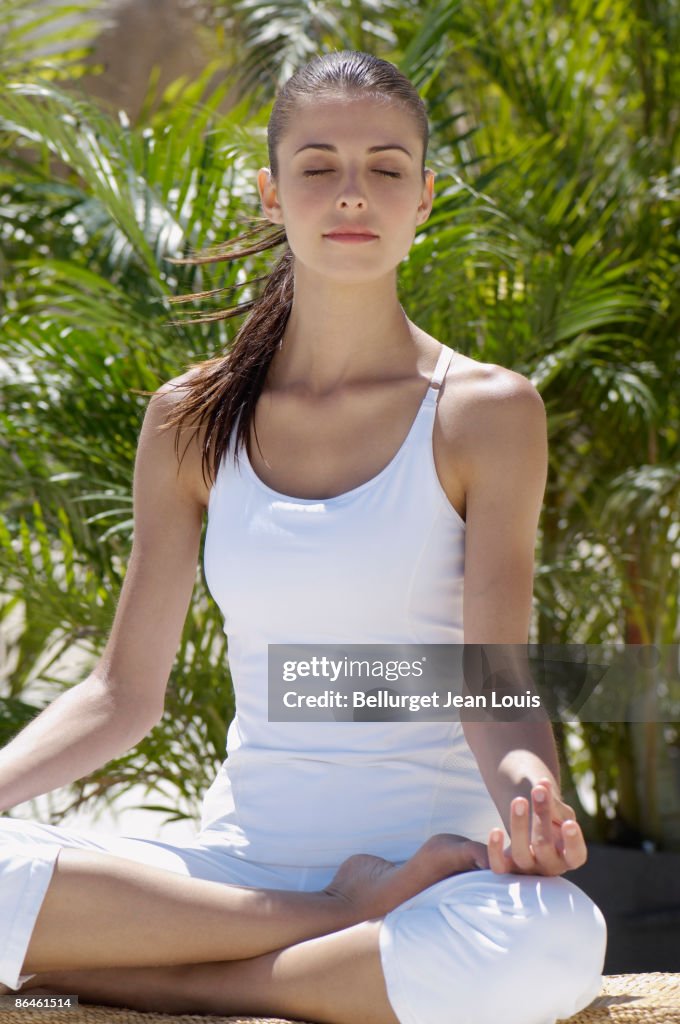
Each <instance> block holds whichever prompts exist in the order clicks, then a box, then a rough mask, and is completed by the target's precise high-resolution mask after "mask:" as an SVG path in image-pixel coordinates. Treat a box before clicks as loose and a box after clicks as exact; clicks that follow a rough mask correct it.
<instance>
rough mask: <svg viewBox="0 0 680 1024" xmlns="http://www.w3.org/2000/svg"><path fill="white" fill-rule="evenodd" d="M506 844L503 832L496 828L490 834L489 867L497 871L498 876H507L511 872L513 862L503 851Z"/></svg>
mask: <svg viewBox="0 0 680 1024" xmlns="http://www.w3.org/2000/svg"><path fill="white" fill-rule="evenodd" d="M504 842H505V836H504V834H503V830H502V829H500V828H494V829H492V830H491V832H490V833H489V845H488V854H489V867H490V868H491V870H492V871H495V872H496V874H497V875H506V874H508V872H509V871H510V870H511V867H512V861H511V860H510V858H509V857H508V855H507V854H506V852H505V850H504V849H503V844H504Z"/></svg>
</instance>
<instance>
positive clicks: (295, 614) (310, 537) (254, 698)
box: [201, 347, 499, 865]
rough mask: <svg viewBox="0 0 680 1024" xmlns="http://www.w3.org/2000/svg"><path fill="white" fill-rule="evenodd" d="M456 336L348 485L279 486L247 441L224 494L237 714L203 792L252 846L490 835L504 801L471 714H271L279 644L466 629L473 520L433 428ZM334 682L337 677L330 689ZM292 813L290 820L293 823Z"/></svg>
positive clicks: (228, 464)
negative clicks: (441, 475) (437, 453)
mask: <svg viewBox="0 0 680 1024" xmlns="http://www.w3.org/2000/svg"><path fill="white" fill-rule="evenodd" d="M452 354H453V353H452V351H451V350H450V349H448V348H445V347H443V348H442V351H441V353H440V358H439V360H438V362H437V366H436V368H435V371H434V374H433V376H432V379H431V382H430V386H429V387H428V389H427V391H426V392H425V395H424V397H423V400H422V402H421V405H420V408H419V410H418V414H417V416H416V418H415V420H414V422H413V424H412V426H411V429H410V431H409V433H408V436H407V437H406V439H405V441H404V442H403V444H402V446H401V448H400V449H399V451H398V452H397V454H396V455H395V456H394V457H393V458H392V460H391V461H390V462H389V464H388V465H387V466H385V468H384V469H383V470H382V471H381V472H380V473H378V474H377V476H374V477H372V478H371V479H370V480H368V481H366V482H365V483H363V484H361V485H360V486H358V487H355V488H353V489H352V490H351V491H348V492H346V493H345V494H341V495H339V496H337V497H334V498H325V499H319V500H314V499H309V498H307V499H304V498H293V497H291V496H289V495H284V494H280V493H278V492H276V491H273V490H272V489H271V488H270V487H267V486H266V485H265V484H264V483H263V482H262V481H261V480H260V478H259V477H258V476H256V474H255V472H254V470H253V468H252V466H251V463H250V461H249V459H248V456H247V452H246V451H245V450H242V451H241V452H239V466H238V467H235V466H234V464H233V458H232V453H233V444H232V446H230V449H229V452H228V455H227V457H226V458H225V460H224V461H223V462H222V464H221V466H220V471H219V474H218V476H217V479H216V481H215V485H214V487H213V488H212V491H211V493H210V500H209V506H208V526H207V531H206V538H205V550H204V567H205V578H206V581H207V583H208V586H209V588H210V591H211V593H212V595H213V597H214V598H215V600H216V602H217V604H218V605H219V607H220V609H221V610H222V613H223V615H224V620H225V622H224V630H225V632H226V634H227V635H228V637H229V666H230V669H231V676H232V680H233V685H234V692H235V695H236V715H235V717H234V719H233V721H232V723H231V725H230V728H229V733H228V736H227V754H228V756H227V760H226V761H225V762H224V764H223V766H222V768H221V770H220V772H219V773H218V775H217V778H216V779H215V781H214V783H213V785H212V786H211V787H210V789H209V790H208V792H207V794H206V796H205V800H204V803H203V813H202V819H201V825H202V828H203V830H204V831H209V832H210V833H211V834H212V833H213V832H219V833H220V834H221V835H222V836H223V837H224V838H225V839H228V840H229V842H230V843H231V844H232V845H233V847H234V849H235V850H237V851H239V855H242V856H244V857H247V858H248V859H253V860H257V861H266V862H276V863H277V864H290V865H295V864H297V865H304V864H338V863H339V862H340V861H341V860H343V859H344V858H345V857H349V856H350V855H351V854H352V853H356V852H357V851H359V850H361V851H363V852H364V853H373V854H375V855H377V856H381V857H386V858H388V859H389V860H396V861H398V860H406V859H407V858H408V857H410V856H411V855H412V854H413V853H414V852H415V851H416V849H417V848H418V847H419V846H420V845H421V843H423V842H424V841H425V839H427V837H428V836H430V835H433V834H436V833H437V832H453V833H456V834H457V835H465V836H468V837H469V838H470V839H476V840H478V841H480V842H486V840H487V838H488V835H489V830H490V829H491V828H493V827H494V826H495V825H498V824H499V816H498V810H497V808H496V806H495V804H494V803H493V801H492V799H491V797H490V796H489V793H488V790H487V788H486V786H485V784H484V781H483V779H482V777H481V775H480V773H479V770H478V768H477V763H476V761H475V758H474V755H473V754H472V751H471V750H470V748H469V746H468V744H467V743H466V741H465V737H464V735H463V730H462V727H461V724H460V722H453V721H451V722H422V723H416V722H414V723H410V724H408V725H406V724H405V723H404V722H398V721H397V722H395V721H391V722H389V721H385V722H379V721H373V722H367V721H362V722H346V721H340V722H315V723H309V722H300V723H295V722H270V721H268V720H267V711H268V705H267V698H268V689H267V682H268V675H267V669H268V664H267V655H268V646H267V645H268V644H285V643H295V644H297V643H300V644H305V643H310V644H342V643H345V644H404V643H406V644H461V643H462V641H463V558H464V543H465V524H464V522H463V520H462V519H461V518H460V516H459V515H458V513H457V512H456V511H455V509H454V508H453V507H452V506H451V504H450V502H449V500H448V498H447V497H446V494H445V493H444V491H443V489H442V486H441V484H440V483H439V479H438V477H437V471H436V469H435V464H434V455H433V450H432V430H433V426H434V418H435V411H436V405H437V396H438V394H439V390H438V389H439V386H440V384H441V382H442V380H443V378H444V375H445V373H446V370H447V368H448V365H449V362H450V360H451V356H452ZM322 688H323V687H322V685H320V689H322ZM282 822H285V823H286V824H285V828H283V829H282V827H281V823H282Z"/></svg>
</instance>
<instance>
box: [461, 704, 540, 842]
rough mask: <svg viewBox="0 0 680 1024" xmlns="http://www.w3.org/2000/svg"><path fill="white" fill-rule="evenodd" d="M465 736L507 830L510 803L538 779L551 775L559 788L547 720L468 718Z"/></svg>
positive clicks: (464, 729) (527, 791) (525, 794)
mask: <svg viewBox="0 0 680 1024" xmlns="http://www.w3.org/2000/svg"><path fill="white" fill-rule="evenodd" d="M463 731H464V733H465V738H466V740H467V742H468V744H469V746H470V749H471V750H472V752H473V754H474V755H475V758H476V760H477V764H478V766H479V770H480V772H481V775H482V778H483V779H484V782H485V783H486V787H487V789H488V790H489V793H490V795H491V798H492V800H493V801H494V803H495V804H496V807H497V808H498V811H499V814H500V816H501V819H502V821H503V824H504V825H505V828H506V829H507V830H508V831H509V828H510V804H511V801H512V800H513V799H514V798H515V797H517V796H523V797H526V798H527V800H529V806H530V807H531V799H530V795H531V789H532V786H535V785H536V783H537V782H538V781H539V779H545V778H547V779H550V780H551V782H552V783H553V786H554V792H555V793H559V791H560V768H559V759H558V756H557V747H556V746H555V739H554V736H553V731H552V727H551V725H550V722H549V721H548V720H547V719H546V720H543V721H531V722H467V723H465V724H464V725H463Z"/></svg>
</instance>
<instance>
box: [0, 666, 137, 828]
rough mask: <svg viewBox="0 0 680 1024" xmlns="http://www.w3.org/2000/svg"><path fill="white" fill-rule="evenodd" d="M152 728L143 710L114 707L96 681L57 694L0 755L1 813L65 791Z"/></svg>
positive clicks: (104, 688)
mask: <svg viewBox="0 0 680 1024" xmlns="http://www.w3.org/2000/svg"><path fill="white" fill-rule="evenodd" d="M153 724H154V722H153V720H152V718H151V717H150V715H149V713H148V711H145V710H144V705H143V704H140V707H139V709H137V710H136V709H133V708H132V707H131V706H127V707H122V706H120V705H118V704H116V701H115V700H114V698H113V697H112V694H111V692H110V690H108V689H107V687H106V686H105V684H104V683H103V682H102V680H100V679H99V678H98V677H97V676H96V675H94V674H93V675H91V676H89V677H88V678H87V679H86V680H84V681H83V682H82V683H79V684H78V685H77V686H74V687H72V688H71V689H69V690H67V691H65V692H64V693H62V694H60V696H59V697H57V698H56V700H54V701H52V703H51V704H49V705H48V706H47V707H46V708H45V709H44V710H43V711H42V712H41V713H40V714H39V715H38V716H37V717H36V718H35V719H34V720H33V721H32V722H30V723H29V724H28V725H27V726H26V727H25V728H24V729H23V730H22V731H21V732H20V733H19V734H18V735H17V736H16V737H15V738H14V739H13V740H12V741H11V742H10V743H8V744H7V746H5V747H3V749H2V750H0V812H2V811H6V810H8V809H9V808H11V807H14V806H15V805H16V804H20V803H23V802H24V801H25V800H31V799H32V798H33V797H36V796H39V795H40V794H41V793H47V792H49V791H50V790H53V789H57V788H58V787H59V786H65V785H67V784H68V783H70V782H74V781H75V780H76V779H80V778H82V777H83V776H84V775H87V774H89V773H90V772H92V771H94V770H95V769H96V768H99V767H101V766H102V765H103V764H106V762H107V761H110V760H111V759H112V758H113V757H117V756H118V755H120V754H122V753H124V752H125V751H126V750H129V749H130V748H131V747H133V746H134V745H135V743H138V742H139V740H140V739H142V737H143V736H144V735H146V733H147V732H148V731H149V729H150V728H151V727H152V725H153Z"/></svg>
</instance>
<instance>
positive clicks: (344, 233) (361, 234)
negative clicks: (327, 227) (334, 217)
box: [324, 227, 378, 240]
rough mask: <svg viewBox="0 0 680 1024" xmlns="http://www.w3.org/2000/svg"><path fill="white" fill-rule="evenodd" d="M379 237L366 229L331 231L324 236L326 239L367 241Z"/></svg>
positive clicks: (338, 229)
mask: <svg viewBox="0 0 680 1024" xmlns="http://www.w3.org/2000/svg"><path fill="white" fill-rule="evenodd" d="M377 237H378V236H377V235H376V234H374V233H373V232H372V231H368V230H367V229H366V228H350V227H346V228H336V229H335V230H334V231H329V232H327V233H326V234H325V235H324V238H343V239H344V238H355V239H357V240H359V239H362V238H363V239H366V238H377Z"/></svg>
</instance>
